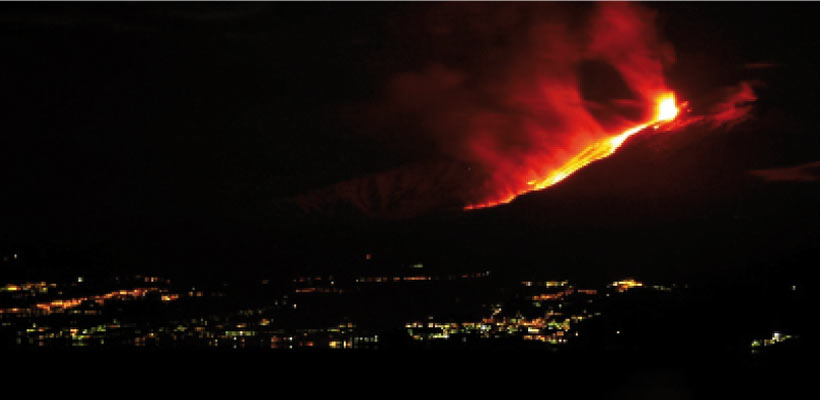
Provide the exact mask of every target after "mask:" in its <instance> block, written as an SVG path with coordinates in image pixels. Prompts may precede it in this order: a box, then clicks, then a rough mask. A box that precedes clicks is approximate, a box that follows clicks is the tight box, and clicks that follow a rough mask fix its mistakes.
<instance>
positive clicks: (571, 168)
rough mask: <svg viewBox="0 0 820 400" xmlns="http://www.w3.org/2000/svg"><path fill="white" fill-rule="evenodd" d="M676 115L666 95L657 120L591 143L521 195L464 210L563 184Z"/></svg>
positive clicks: (507, 199) (502, 201)
mask: <svg viewBox="0 0 820 400" xmlns="http://www.w3.org/2000/svg"><path fill="white" fill-rule="evenodd" d="M677 116H678V106H677V104H676V103H675V96H674V94H672V93H667V94H664V95H662V96H660V97H659V98H658V101H657V112H656V113H655V117H654V118H653V119H652V120H651V121H649V122H645V123H643V124H640V125H636V126H634V127H632V128H629V129H627V130H625V131H623V132H621V133H619V134H617V135H614V136H610V137H607V138H604V139H602V140H600V141H597V142H595V143H592V144H591V145H589V146H587V147H586V148H585V149H583V150H582V151H581V152H580V153H578V154H577V155H575V156H574V157H572V158H571V159H570V160H569V161H567V162H566V163H564V164H563V165H561V166H560V167H558V168H555V169H552V170H550V171H548V172H546V173H545V174H544V175H543V176H541V177H539V178H537V179H533V180H530V181H528V182H527V187H525V188H522V189H521V190H520V191H518V192H514V193H511V194H509V195H508V196H506V197H504V198H502V199H500V200H495V201H490V202H485V203H479V204H472V205H468V206H466V207H464V209H465V210H473V209H478V208H485V207H493V206H497V205H500V204H505V203H509V202H510V201H512V200H513V199H515V198H516V197H518V196H519V195H521V194H524V193H527V192H531V191H534V190H541V189H545V188H548V187H550V186H552V185H555V184H556V183H558V182H561V181H562V180H564V179H566V178H567V177H568V176H570V175H572V174H573V173H574V172H575V171H577V170H579V169H581V168H583V167H585V166H586V165H588V164H590V163H592V162H594V161H597V160H600V159H602V158H606V157H608V156H610V155H612V153H614V152H615V151H616V150H618V148H619V147H620V146H621V145H622V144H623V143H624V142H625V141H626V140H627V139H629V137H630V136H632V135H634V134H636V133H638V132H640V131H642V130H644V129H646V128H648V127H650V126H654V127H655V129H658V128H659V127H660V124H661V123H665V122H669V121H672V120H674V119H675V117H677Z"/></svg>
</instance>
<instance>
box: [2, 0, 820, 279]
mask: <svg viewBox="0 0 820 400" xmlns="http://www.w3.org/2000/svg"><path fill="white" fill-rule="evenodd" d="M643 6H644V7H646V8H648V9H652V10H656V11H657V13H658V18H657V22H656V27H657V29H658V31H659V36H661V37H662V38H663V39H664V40H666V41H667V42H669V43H670V44H671V45H672V46H673V47H674V52H675V60H676V61H675V63H674V64H672V65H671V66H670V67H669V69H668V71H666V72H667V73H666V77H667V80H668V83H669V85H670V86H671V87H672V88H673V89H674V90H675V91H676V93H677V94H678V97H679V98H681V99H688V100H690V101H691V102H692V107H693V108H695V109H697V108H698V104H699V103H698V101H700V102H701V103H700V104H705V103H706V102H708V101H709V99H708V97H709V96H711V95H713V94H715V93H720V90H719V89H720V88H722V87H728V86H730V85H735V84H737V83H738V82H739V81H741V80H744V81H750V82H755V91H756V94H757V96H758V101H757V102H756V103H755V105H754V110H753V112H752V115H753V118H752V119H751V120H749V121H746V122H744V123H742V124H739V125H737V126H734V127H724V128H721V129H715V130H709V131H705V130H697V129H685V130H682V131H679V132H674V134H670V135H668V136H642V137H637V138H635V140H631V141H630V142H628V143H627V145H626V146H625V147H624V148H623V149H622V150H621V151H619V152H618V153H616V154H615V155H613V156H612V157H611V158H609V159H606V160H603V161H601V162H599V163H596V164H594V165H591V166H589V167H588V168H586V169H583V170H581V171H579V172H578V173H577V174H576V175H574V176H573V177H572V178H570V179H568V180H567V181H565V182H563V183H562V184H561V185H559V186H556V187H554V188H550V189H547V190H545V191H542V192H537V193H530V194H528V195H525V196H522V197H520V198H519V199H517V200H516V201H514V202H513V203H511V204H509V205H506V206H502V207H496V208H491V209H485V210H479V211H475V212H463V211H461V210H460V209H458V208H454V207H452V204H447V205H446V206H442V207H429V210H427V209H426V210H427V211H426V212H424V213H418V214H414V215H412V216H405V215H403V214H401V213H396V214H395V215H387V216H386V217H385V216H384V215H382V216H380V217H373V216H369V215H367V214H366V213H361V212H360V210H357V209H356V208H355V207H347V206H344V205H341V206H338V205H333V207H329V208H327V209H319V210H309V211H305V210H304V209H303V208H300V207H299V204H298V201H295V200H294V199H296V198H298V197H299V196H301V195H304V194H309V193H323V192H321V190H322V189H323V188H326V187H328V186H330V185H333V184H337V183H339V182H346V181H349V180H351V179H359V178H362V177H367V176H372V175H373V174H378V173H383V172H385V171H391V170H395V169H396V168H403V167H404V166H407V165H423V166H424V165H431V164H430V163H431V162H435V161H436V160H437V158H436V155H437V150H436V147H435V146H436V145H435V143H433V141H431V140H430V139H429V136H427V135H424V134H418V133H416V132H414V131H412V130H420V129H423V126H422V127H419V126H417V125H414V123H413V121H407V123H406V124H403V125H402V124H398V125H400V126H399V127H398V128H396V127H395V125H391V128H390V129H389V130H388V128H384V127H382V125H380V124H370V123H368V119H367V118H363V116H365V117H367V116H369V115H370V114H367V113H366V112H362V111H361V110H363V109H367V107H368V105H373V104H378V103H379V101H380V99H382V98H383V95H384V90H385V87H386V85H387V82H389V81H390V79H391V78H392V77H394V76H396V74H399V73H402V72H406V71H416V70H421V69H423V68H424V67H425V65H428V63H429V62H430V61H431V60H436V61H439V62H447V63H450V64H453V65H467V66H469V65H473V64H471V63H475V62H477V61H476V60H483V59H482V58H480V57H478V56H477V55H478V54H481V53H482V52H483V51H485V50H486V49H487V48H489V47H491V48H493V49H496V48H501V49H504V48H505V47H504V46H505V45H506V44H505V43H506V42H505V38H503V37H499V38H497V41H493V42H492V43H489V42H487V41H485V40H470V37H468V36H467V37H459V38H458V39H454V41H453V42H447V43H444V44H442V43H437V42H436V40H435V37H434V36H433V35H432V33H431V32H434V30H430V29H431V28H430V27H431V25H429V21H431V18H432V20H435V16H436V15H444V16H445V17H446V18H449V20H448V21H450V22H452V21H453V20H455V21H456V22H454V25H455V26H459V24H460V22H458V21H460V19H458V18H457V16H459V15H462V14H463V21H465V22H464V24H468V23H471V22H472V23H475V22H476V20H475V19H476V18H481V17H484V16H486V15H487V13H486V12H483V13H482V12H480V11H475V10H474V7H475V6H474V5H471V4H463V3H459V4H451V5H448V9H447V10H446V11H441V12H439V11H438V10H439V8H441V5H436V4H409V3H376V4H371V3H353V4H330V3H287V4H279V3H267V4H212V3H207V4H158V3H152V4H3V5H2V7H1V8H2V10H1V11H0V49H2V54H3V62H2V63H0V87H2V91H3V96H2V102H3V104H2V110H3V115H4V118H3V121H4V124H3V128H2V134H1V135H0V171H2V172H0V173H1V174H2V175H0V182H2V185H3V188H4V191H3V195H2V202H0V206H1V207H2V208H0V221H1V222H0V250H3V251H7V250H9V251H10V250H11V249H23V250H24V254H25V255H26V257H27V259H28V260H30V261H29V263H30V268H32V269H37V268H46V269H49V268H51V269H55V268H56V269H60V268H63V269H66V270H72V271H73V270H77V269H80V270H82V269H93V270H96V271H110V270H119V269H129V270H135V271H145V270H147V271H161V272H165V273H168V274H172V273H201V274H205V275H213V274H221V273H226V271H231V272H236V273H249V274H266V273H280V272H287V273H290V272H294V271H302V270H334V269H337V270H338V269H354V268H361V267H362V265H361V264H363V260H364V254H366V253H372V254H374V262H375V261H378V262H379V263H380V264H378V265H379V266H380V267H383V268H390V266H391V265H393V266H395V265H402V264H403V263H405V264H406V263H410V262H425V263H428V264H431V265H440V266H442V267H444V266H446V267H451V268H463V269H469V268H476V269H478V268H485V267H487V268H492V269H494V270H505V269H509V270H515V271H521V272H522V273H525V274H532V275H538V274H541V275H545V276H550V274H552V275H571V276H572V277H574V278H577V279H607V278H609V277H610V276H614V277H620V276H622V275H623V274H637V275H639V276H648V277H654V278H657V279H677V278H679V277H686V278H688V279H692V278H693V277H695V278H696V277H698V276H703V275H704V274H710V273H712V272H714V271H719V272H721V271H733V272H732V273H734V274H738V273H739V274H741V275H742V274H761V275H766V276H768V274H784V275H785V276H787V277H788V279H792V278H794V277H795V276H799V275H800V274H802V273H804V272H805V271H806V270H807V264H806V261H805V260H816V257H817V233H818V229H817V228H818V222H820V219H818V213H817V210H816V204H818V203H817V202H818V200H820V199H819V198H818V197H819V196H818V194H820V191H818V183H817V181H818V179H820V173H818V172H817V171H818V167H817V165H816V164H811V163H816V162H817V161H820V150H818V149H820V130H818V126H817V125H818V121H819V120H818V116H817V115H818V114H817V111H818V106H817V104H818V102H817V96H818V93H820V92H819V91H818V89H820V80H819V79H818V77H817V72H816V71H817V69H816V62H815V59H816V57H817V54H818V50H820V49H819V48H818V47H820V40H818V39H820V36H818V34H817V28H816V21H817V18H818V16H820V15H818V6H817V5H815V4H796V3H795V4H785V5H784V4H775V3H748V4H733V3H723V4H717V5H716V4H708V3H674V4H662V3H649V4H644V5H643ZM494 7H499V9H500V8H504V7H507V6H506V5H503V4H498V5H495V6H494ZM509 7H513V6H512V5H510V6H509ZM517 7H523V8H524V9H526V8H527V7H530V8H532V9H533V11H538V12H540V13H547V14H549V13H551V12H552V11H551V8H550V7H554V6H553V5H543V4H541V5H539V4H528V5H518V6H517ZM562 7H563V8H562V10H564V11H561V12H567V13H568V14H569V15H575V13H581V14H582V13H584V12H585V11H586V10H587V9H589V8H590V7H591V5H590V4H571V5H562ZM545 10H546V11H545ZM567 10H568V11H567ZM431 16H433V17H431ZM442 18H444V17H442ZM492 22H493V21H487V23H488V24H491V23H492ZM483 39H485V38H483ZM492 66H493V65H490V67H488V68H491V67H492ZM401 126H405V128H404V129H403V128H401ZM421 168H422V171H423V172H422V173H421V176H426V175H428V174H426V173H425V172H426V171H428V170H424V169H423V168H427V167H421ZM429 168H430V170H429V175H430V176H433V175H435V174H437V173H439V170H437V169H435V168H436V167H433V166H431V167H429ZM755 171H757V172H755ZM317 191H318V192H317ZM325 200H326V199H325ZM331 200H332V199H331ZM331 203H332V201H331ZM388 214H389V213H388ZM738 271H740V272H738ZM750 271H751V272H750ZM795 274H796V275H795ZM784 279H785V278H784Z"/></svg>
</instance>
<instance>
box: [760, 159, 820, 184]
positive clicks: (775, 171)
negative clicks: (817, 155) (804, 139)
mask: <svg viewBox="0 0 820 400" xmlns="http://www.w3.org/2000/svg"><path fill="white" fill-rule="evenodd" d="M749 173H750V174H752V175H754V176H757V177H758V178H760V179H763V180H764V181H766V182H817V181H820V161H814V162H810V163H806V164H800V165H795V166H791V167H783V168H770V169H757V170H752V171H749Z"/></svg>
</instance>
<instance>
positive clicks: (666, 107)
mask: <svg viewBox="0 0 820 400" xmlns="http://www.w3.org/2000/svg"><path fill="white" fill-rule="evenodd" d="M677 115H678V107H677V106H675V96H674V95H672V94H670V95H668V96H666V97H664V98H662V99H661V101H660V104H658V118H657V120H658V121H671V120H673V119H675V117H676V116H677Z"/></svg>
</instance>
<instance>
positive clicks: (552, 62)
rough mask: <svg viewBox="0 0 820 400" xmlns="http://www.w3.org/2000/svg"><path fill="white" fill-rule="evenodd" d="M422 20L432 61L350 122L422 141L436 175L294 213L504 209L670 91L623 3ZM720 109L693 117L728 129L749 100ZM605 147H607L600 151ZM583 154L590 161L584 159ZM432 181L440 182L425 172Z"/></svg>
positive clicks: (366, 188) (355, 189)
mask: <svg viewBox="0 0 820 400" xmlns="http://www.w3.org/2000/svg"><path fill="white" fill-rule="evenodd" d="M562 7H563V8H562ZM432 10H433V11H431V12H430V13H429V18H427V19H422V20H421V21H414V22H415V23H416V25H417V26H418V27H419V28H418V29H424V28H423V27H425V26H427V27H429V32H426V33H427V34H428V35H433V36H434V37H435V40H433V41H432V42H431V43H430V47H431V48H433V50H432V51H431V53H432V54H435V55H439V56H440V57H439V58H431V59H430V60H428V62H426V63H425V64H423V65H422V66H420V67H418V68H415V69H408V70H407V71H404V72H401V73H398V74H395V75H394V76H393V77H392V79H391V80H390V81H389V83H388V84H387V85H386V91H385V93H384V96H383V97H382V98H381V99H379V101H377V102H375V105H371V106H368V107H366V111H365V112H364V113H363V114H364V115H365V118H363V119H364V121H363V125H364V126H366V127H367V128H368V129H370V130H371V131H376V132H378V133H391V132H393V133H395V132H408V133H407V135H405V136H413V137H414V138H415V139H416V140H418V141H420V142H424V143H428V144H431V146H429V147H432V150H431V151H430V152H431V153H432V154H430V155H428V157H427V158H428V159H432V160H435V161H433V164H434V165H437V166H439V167H437V168H435V169H433V170H427V169H425V168H424V167H423V166H422V167H419V165H418V164H417V165H415V166H413V167H411V168H404V169H399V170H396V171H388V172H385V173H382V174H377V175H374V176H371V177H366V178H362V179H357V180H354V181H350V182H347V183H342V184H339V185H335V186H333V187H332V188H328V189H325V190H324V191H323V192H322V193H324V195H322V196H312V198H303V200H302V204H303V205H305V204H309V205H310V206H308V208H310V207H313V206H315V205H317V204H319V203H325V202H327V201H328V199H329V198H340V199H346V200H347V202H348V203H352V204H354V205H355V206H356V207H357V208H361V209H362V210H365V211H366V213H368V214H371V215H381V214H384V213H385V212H384V210H387V209H388V208H389V207H391V204H393V205H395V201H394V200H395V199H400V202H401V204H405V203H406V204H409V205H410V206H408V207H410V209H412V211H410V212H409V213H410V214H421V213H423V212H425V210H428V209H431V208H435V207H437V206H439V207H440V206H442V205H446V206H450V205H452V204H460V206H461V207H465V206H467V207H470V206H478V207H483V206H490V205H495V204H500V203H505V202H508V201H510V200H511V199H513V198H514V197H515V196H517V195H519V194H522V193H525V192H527V191H531V190H536V189H540V188H544V187H547V186H549V185H551V184H552V183H550V182H553V183H555V182H558V181H560V180H561V179H563V178H564V177H565V175H563V172H562V171H565V170H567V168H566V166H567V165H570V164H579V165H580V166H577V167H578V168H580V167H582V166H583V165H586V163H588V162H591V161H594V160H595V159H597V158H600V157H599V156H602V157H605V156H607V155H608V154H611V151H614V149H616V148H617V147H618V146H619V145H620V143H621V142H622V141H623V140H625V139H626V138H627V137H628V136H629V135H623V133H624V132H630V135H631V134H632V133H637V132H638V131H640V130H641V129H642V128H644V127H648V126H650V125H654V124H655V123H656V122H657V121H659V119H658V106H659V101H660V100H662V99H668V98H669V97H670V94H671V93H672V91H671V90H670V88H669V87H668V86H667V85H666V82H665V79H664V66H665V65H667V64H669V63H671V62H673V61H674V55H673V51H672V50H671V46H669V45H668V44H666V43H664V42H662V41H661V40H659V39H658V35H657V32H656V31H655V28H654V20H655V13H654V12H653V11H650V10H646V9H644V8H642V7H640V6H637V5H635V4H630V3H599V4H595V5H593V6H591V7H590V8H584V9H581V10H580V11H581V12H580V13H579V12H578V11H579V10H578V9H577V7H573V6H563V5H560V6H559V5H555V4H551V5H548V6H546V7H540V6H539V7H526V8H525V7H523V6H521V5H518V6H514V5H509V4H503V5H502V4H469V5H464V4H451V5H442V6H441V7H434V8H432ZM466 49H469V50H466ZM476 49H478V50H476ZM729 98H730V100H729V101H727V102H725V103H722V104H720V105H718V106H717V108H716V109H715V110H714V113H713V115H712V117H711V119H709V118H705V119H706V120H707V121H711V122H713V123H715V124H723V123H729V122H730V121H737V120H741V119H742V118H743V117H744V116H745V115H746V114H747V112H748V108H746V107H745V106H744V104H745V103H746V102H748V101H752V100H754V94H753V93H752V92H751V88H750V87H748V85H746V86H741V87H740V88H739V89H738V90H736V91H735V92H733V93H731V94H730V96H729ZM673 104H674V103H673ZM703 119H704V118H698V119H697V120H703ZM660 120H666V119H665V118H661V119H660ZM694 121H695V120H694V119H686V120H682V121H676V122H675V123H676V124H679V125H680V124H685V123H687V122H694ZM617 138H621V139H617ZM612 140H616V141H618V140H620V141H618V143H615V144H614V146H610V147H612V148H611V149H609V148H601V144H602V143H603V144H605V145H609V143H610V142H611V141H612ZM590 149H593V150H594V152H595V153H596V154H597V155H595V156H594V157H593V156H590V157H586V158H584V157H583V156H584V154H587V153H589V152H590ZM610 150H611V151H610ZM579 157H580V158H579ZM587 159H588V160H587ZM578 160H582V161H584V162H583V163H580V162H577V161H578ZM581 164H583V165H581ZM423 165H429V164H423ZM441 165H444V167H440V166H441ZM573 166H574V167H576V166H575V165H573ZM575 169H577V168H574V169H573V168H570V170H571V171H570V172H569V173H572V171H574V170H575ZM438 170H444V171H446V173H444V174H442V175H437V176H435V177H431V176H430V175H429V174H431V173H435V171H438ZM425 171H427V172H425ZM428 181H434V182H435V184H434V185H430V184H426V183H425V182H428ZM365 193H366V195H364V194H365ZM395 193H403V194H405V195H402V196H395V195H394V194H395ZM390 212H391V211H389V210H388V211H386V213H387V214H389V213H390Z"/></svg>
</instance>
